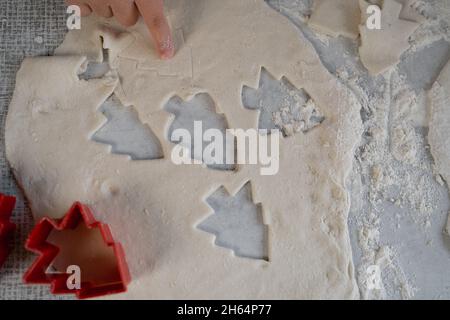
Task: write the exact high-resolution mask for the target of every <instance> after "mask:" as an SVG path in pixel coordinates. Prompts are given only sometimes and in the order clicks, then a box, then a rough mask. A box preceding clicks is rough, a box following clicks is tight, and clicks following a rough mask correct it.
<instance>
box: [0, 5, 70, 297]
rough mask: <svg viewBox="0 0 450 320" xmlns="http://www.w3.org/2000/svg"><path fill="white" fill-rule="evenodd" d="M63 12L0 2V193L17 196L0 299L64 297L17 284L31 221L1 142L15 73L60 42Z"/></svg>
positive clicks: (27, 258) (26, 261)
mask: <svg viewBox="0 0 450 320" xmlns="http://www.w3.org/2000/svg"><path fill="white" fill-rule="evenodd" d="M65 10H66V9H65V5H64V1H63V0H39V1H36V0H15V1H11V0H0V21H1V22H0V23H1V24H0V126H1V128H2V130H1V133H0V171H1V180H0V192H2V193H5V194H9V195H14V196H16V197H17V205H16V208H15V210H14V214H13V221H14V222H15V223H16V224H17V231H16V232H15V235H14V240H13V245H14V251H13V252H12V254H11V255H10V256H9V258H8V260H7V261H6V263H5V265H4V266H3V268H2V269H1V270H0V299H65V298H67V297H55V296H53V295H51V294H50V293H49V288H48V287H47V286H29V285H24V284H23V283H22V275H23V273H24V272H25V270H26V269H27V268H28V266H29V265H30V264H31V263H32V261H33V260H34V258H35V257H34V255H33V254H31V253H29V252H26V251H25V250H24V249H23V244H24V241H25V239H26V237H27V235H28V233H29V232H30V231H31V229H32V227H33V225H34V222H33V219H32V218H31V214H30V210H29V208H28V205H27V203H26V201H25V200H24V197H23V195H22V193H21V191H20V190H19V189H18V187H17V185H16V183H15V181H14V178H13V176H12V173H11V170H10V169H9V167H8V164H7V161H6V157H5V140H4V137H5V132H4V125H5V119H6V114H7V111H8V105H9V103H10V101H11V97H12V94H13V91H14V86H15V77H16V73H17V70H18V69H19V67H20V64H21V63H22V61H23V59H24V58H25V57H30V56H42V55H51V54H52V53H53V51H54V49H55V48H56V47H57V46H58V45H59V44H60V43H61V42H62V40H63V38H64V35H65V33H66V32H67V28H66V14H65ZM43 76H44V75H43ZM24 130H26V128H24Z"/></svg>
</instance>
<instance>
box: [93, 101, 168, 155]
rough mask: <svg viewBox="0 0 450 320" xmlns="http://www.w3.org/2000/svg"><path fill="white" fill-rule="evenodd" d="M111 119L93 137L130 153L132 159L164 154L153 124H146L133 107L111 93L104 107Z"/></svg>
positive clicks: (115, 148)
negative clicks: (151, 125) (152, 126)
mask: <svg viewBox="0 0 450 320" xmlns="http://www.w3.org/2000/svg"><path fill="white" fill-rule="evenodd" d="M100 111H101V112H102V113H103V114H104V115H105V117H106V118H107V119H108V120H107V122H106V123H105V124H104V125H103V126H102V127H101V128H100V129H99V130H98V131H97V132H95V133H94V135H93V136H92V138H91V139H92V140H93V141H95V142H98V143H102V144H108V145H110V146H111V152H112V153H115V154H122V155H128V156H130V157H131V159H132V160H153V159H161V158H163V157H164V154H163V151H162V147H161V143H160V141H159V140H158V138H157V137H156V135H155V134H154V133H153V132H152V130H151V129H150V127H149V126H147V125H145V124H142V123H141V122H140V120H139V117H138V114H137V112H136V111H135V110H134V109H133V108H132V107H124V106H123V105H122V104H121V103H120V101H119V99H117V98H116V97H115V96H114V95H113V96H111V97H110V98H109V99H108V100H107V101H106V102H105V103H104V104H103V105H102V106H101V108H100Z"/></svg>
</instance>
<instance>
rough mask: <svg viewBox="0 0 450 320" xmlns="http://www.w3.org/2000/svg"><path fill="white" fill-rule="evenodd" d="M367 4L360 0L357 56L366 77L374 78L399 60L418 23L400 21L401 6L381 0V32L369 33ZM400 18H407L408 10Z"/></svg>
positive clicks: (393, 0) (406, 3)
mask: <svg viewBox="0 0 450 320" xmlns="http://www.w3.org/2000/svg"><path fill="white" fill-rule="evenodd" d="M402 3H404V6H408V7H407V8H409V6H410V4H409V3H408V2H407V1H405V0H403V1H402ZM370 4H371V3H369V2H367V1H366V0H360V5H361V12H362V21H361V25H360V34H361V46H360V48H359V55H360V57H361V61H362V63H363V64H364V66H365V67H366V68H367V70H369V72H370V74H372V75H378V74H380V73H383V72H384V71H386V70H388V69H389V68H390V67H392V66H394V65H396V64H397V63H398V62H399V61H400V56H401V55H402V53H403V52H405V51H406V50H407V49H408V48H409V47H410V45H409V42H408V38H409V37H410V36H411V34H412V33H413V32H414V31H415V30H416V29H417V27H418V26H419V23H417V22H414V21H409V20H402V19H401V18H400V14H401V13H402V10H404V9H403V8H404V6H403V5H402V4H401V3H399V2H397V1H395V0H384V1H383V6H382V8H381V10H382V11H381V30H377V29H374V30H370V29H369V28H368V27H367V23H366V22H367V19H368V15H367V8H368V6H369V5H370ZM404 15H406V17H409V18H411V17H412V13H411V10H404Z"/></svg>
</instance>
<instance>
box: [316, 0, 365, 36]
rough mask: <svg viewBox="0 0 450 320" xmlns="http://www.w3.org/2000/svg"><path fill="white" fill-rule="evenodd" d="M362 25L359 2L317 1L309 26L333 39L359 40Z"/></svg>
mask: <svg viewBox="0 0 450 320" xmlns="http://www.w3.org/2000/svg"><path fill="white" fill-rule="evenodd" d="M360 23H361V10H360V8H359V0H316V1H315V2H314V11H313V14H312V15H311V18H310V19H309V21H308V24H309V25H310V26H311V27H312V28H314V29H317V30H318V31H320V32H324V33H325V34H328V35H330V36H333V37H338V36H344V37H348V38H351V39H357V38H358V36H359V25H360Z"/></svg>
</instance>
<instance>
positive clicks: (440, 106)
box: [428, 62, 450, 235]
mask: <svg viewBox="0 0 450 320" xmlns="http://www.w3.org/2000/svg"><path fill="white" fill-rule="evenodd" d="M428 97H429V101H430V123H429V127H430V128H429V132H428V142H429V143H430V146H431V154H432V155H433V158H434V169H435V171H436V174H440V175H441V176H442V178H443V179H444V180H445V181H446V182H447V186H448V184H449V183H450V62H448V63H447V65H446V66H445V68H444V69H443V70H442V71H441V74H440V76H439V78H438V79H437V80H436V82H435V83H434V85H433V87H432V88H431V90H430V91H429V93H428ZM446 232H447V233H448V234H449V235H450V215H449V219H448V222H447V227H446Z"/></svg>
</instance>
